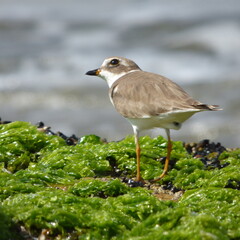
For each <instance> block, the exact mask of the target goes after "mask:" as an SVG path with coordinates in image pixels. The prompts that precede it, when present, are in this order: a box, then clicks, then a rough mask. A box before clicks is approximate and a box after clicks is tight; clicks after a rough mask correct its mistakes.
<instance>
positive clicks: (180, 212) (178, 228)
mask: <svg viewBox="0 0 240 240" xmlns="http://www.w3.org/2000/svg"><path fill="white" fill-rule="evenodd" d="M140 144H141V146H142V159H141V163H142V164H141V172H142V175H143V177H144V178H145V179H153V178H155V177H157V176H159V175H160V174H161V172H162V167H163V165H162V163H161V162H160V161H159V159H160V158H161V157H164V156H165V155H166V140H165V139H164V138H162V137H157V138H154V139H151V138H150V137H148V136H146V137H141V138H140ZM135 157H136V156H135V144H134V139H133V137H131V136H129V137H127V138H125V139H124V140H122V141H120V142H110V143H106V142H104V141H102V140H101V139H100V138H99V137H97V136H95V135H89V136H84V137H82V138H81V139H80V141H79V144H77V145H76V146H67V145H66V143H65V142H64V141H63V140H62V139H61V138H60V137H58V136H54V135H46V134H45V133H43V132H40V131H38V130H37V128H36V127H35V126H33V125H31V124H29V123H25V122H13V123H10V124H6V125H0V163H1V165H0V168H1V172H0V200H1V206H0V231H1V233H2V234H1V237H2V238H1V239H11V238H12V239H17V238H16V237H15V235H16V232H15V233H14V231H12V228H14V227H15V228H16V226H20V225H23V226H24V227H25V228H26V229H27V231H29V232H30V233H31V234H32V235H33V236H35V237H37V236H39V235H40V233H41V231H42V229H48V231H49V236H48V238H49V239H56V236H57V239H138V240H139V239H189V240H190V239H191V240H192V239H193V240H194V239H196V240H198V239H199V240H200V239H220V240H225V239H239V238H240V230H239V223H240V205H239V202H240V194H239V191H238V190H236V188H238V187H239V181H240V171H239V170H240V150H239V149H236V150H234V151H229V152H224V153H222V154H221V156H220V161H221V163H228V164H229V165H228V166H226V167H224V168H221V169H217V168H215V169H210V170H207V169H205V167H204V165H203V164H202V162H201V161H200V160H199V159H196V158H192V156H191V155H189V154H188V153H187V152H186V150H185V148H184V147H183V144H182V143H181V142H174V143H173V152H172V161H173V162H174V164H172V166H171V169H170V171H169V173H168V175H167V176H166V177H165V178H164V179H163V180H161V181H160V183H161V184H164V183H167V182H171V183H172V184H173V185H174V186H175V187H177V188H181V189H183V190H185V191H186V192H185V193H184V195H183V197H182V198H181V199H180V200H179V201H178V202H173V201H161V200H159V199H158V198H157V197H155V196H154V195H153V194H152V192H151V191H150V190H147V189H144V188H140V187H137V188H131V187H129V186H128V185H126V184H124V183H122V181H121V180H120V179H118V177H127V178H128V177H130V178H133V177H134V176H135V172H136V163H135V161H136V160H135ZM233 188H234V189H233ZM1 223H2V224H1ZM18 237H19V239H21V236H18Z"/></svg>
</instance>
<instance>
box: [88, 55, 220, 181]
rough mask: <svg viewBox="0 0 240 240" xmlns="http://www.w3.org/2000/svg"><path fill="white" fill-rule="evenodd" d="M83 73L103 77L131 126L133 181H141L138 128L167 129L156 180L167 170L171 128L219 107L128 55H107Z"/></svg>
mask: <svg viewBox="0 0 240 240" xmlns="http://www.w3.org/2000/svg"><path fill="white" fill-rule="evenodd" d="M86 75H93V76H99V77H101V78H102V79H104V80H106V82H107V84H108V86H109V97H110V100H111V102H112V104H113V106H114V107H115V108H116V110H117V111H118V112H119V113H120V114H121V115H122V116H123V117H125V118H126V119H127V120H128V121H129V122H130V123H131V125H132V127H133V132H134V136H135V144H136V159H137V177H136V181H143V179H142V177H141V173H140V144H139V132H140V131H142V130H146V129H152V128H163V129H165V131H166V134H167V140H168V144H167V156H166V160H165V165H164V169H163V172H162V174H161V175H160V176H159V177H158V178H156V179H154V180H152V181H158V180H160V179H162V178H163V177H164V175H165V174H166V173H167V171H168V165H169V160H170V156H171V151H172V141H171V138H170V129H176V130H178V129H180V128H181V125H182V123H183V122H184V121H186V120H187V119H188V118H190V117H191V116H192V115H193V114H195V113H197V112H202V111H217V110H221V109H219V108H218V105H207V104H204V103H201V102H199V101H197V100H195V99H193V98H192V97H191V96H190V95H189V94H188V93H186V92H185V91H184V90H183V89H182V88H181V87H180V86H179V85H177V84H176V83H174V82H173V81H171V80H169V79H168V78H166V77H164V76H161V75H158V74H155V73H150V72H145V71H142V70H141V69H140V67H139V66H138V65H137V64H136V63H135V62H133V61H132V60H130V59H127V58H123V57H110V58H107V59H105V60H104V62H103V64H102V65H101V67H100V68H98V69H95V70H91V71H88V72H87V73H86Z"/></svg>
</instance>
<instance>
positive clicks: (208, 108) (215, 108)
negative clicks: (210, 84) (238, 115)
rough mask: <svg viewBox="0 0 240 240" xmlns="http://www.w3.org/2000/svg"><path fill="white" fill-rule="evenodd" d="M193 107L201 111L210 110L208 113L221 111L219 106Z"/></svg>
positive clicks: (204, 105)
mask: <svg viewBox="0 0 240 240" xmlns="http://www.w3.org/2000/svg"><path fill="white" fill-rule="evenodd" d="M194 107H196V108H197V109H202V110H210V111H220V110H223V109H222V108H219V105H208V104H202V103H201V104H197V105H195V106H194Z"/></svg>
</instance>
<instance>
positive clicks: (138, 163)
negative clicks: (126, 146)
mask: <svg viewBox="0 0 240 240" xmlns="http://www.w3.org/2000/svg"><path fill="white" fill-rule="evenodd" d="M140 152H141V149H140V145H139V142H138V141H137V143H136V156H137V178H136V181H137V182H140V181H141V180H142V177H141V170H140Z"/></svg>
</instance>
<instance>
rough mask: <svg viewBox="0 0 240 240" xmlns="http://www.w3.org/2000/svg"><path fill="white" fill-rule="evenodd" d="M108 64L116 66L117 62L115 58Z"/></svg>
mask: <svg viewBox="0 0 240 240" xmlns="http://www.w3.org/2000/svg"><path fill="white" fill-rule="evenodd" d="M110 64H111V65H118V64H119V60H118V59H116V58H114V59H112V60H111V61H110Z"/></svg>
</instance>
